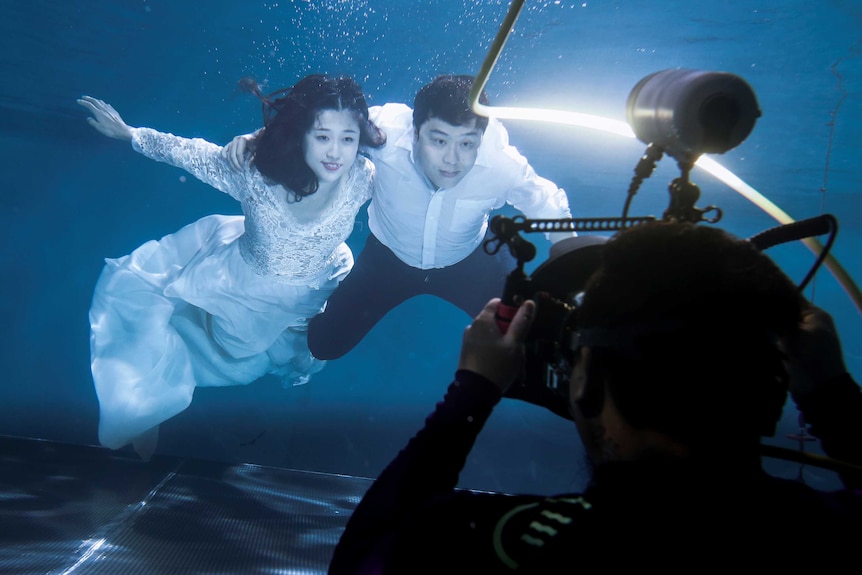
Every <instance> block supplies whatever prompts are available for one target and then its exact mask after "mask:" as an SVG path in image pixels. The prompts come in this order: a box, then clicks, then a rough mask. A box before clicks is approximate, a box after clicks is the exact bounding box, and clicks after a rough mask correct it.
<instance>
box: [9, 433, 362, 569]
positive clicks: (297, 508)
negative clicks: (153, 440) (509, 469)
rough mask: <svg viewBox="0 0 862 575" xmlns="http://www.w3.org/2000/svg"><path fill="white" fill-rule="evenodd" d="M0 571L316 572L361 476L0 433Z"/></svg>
mask: <svg viewBox="0 0 862 575" xmlns="http://www.w3.org/2000/svg"><path fill="white" fill-rule="evenodd" d="M0 460H2V473H0V572H2V573H5V574H24V573H27V574H29V573H63V574H66V573H68V574H72V573H76V574H77V573H105V574H111V575H114V574H118V573H124V574H136V573H141V574H143V573H147V574H153V573H207V574H212V573H224V574H228V573H325V572H326V568H327V566H328V564H329V560H330V556H331V553H332V549H333V547H334V545H335V543H336V542H337V540H338V537H339V536H340V534H341V531H342V529H343V528H344V525H345V523H346V521H347V518H348V517H349V515H350V513H351V511H352V510H353V508H354V507H355V505H356V504H357V502H358V501H359V499H360V498H361V496H362V494H363V493H364V492H365V490H366V489H367V488H368V487H369V486H370V484H371V482H370V480H368V479H364V478H355V477H348V476H338V475H331V474H322V473H314V472H306V471H293V470H286V469H277V468H269V467H260V466H256V465H227V464H221V463H216V462H209V461H201V460H192V459H180V458H171V457H158V456H157V457H154V458H153V460H152V461H150V462H143V461H141V460H139V459H138V458H137V456H135V455H134V454H132V453H126V452H114V451H111V450H108V449H104V448H100V447H89V446H78V445H67V444H62V443H55V442H47V441H40V440H30V439H21V438H12V437H0Z"/></svg>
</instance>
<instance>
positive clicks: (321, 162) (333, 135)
mask: <svg viewBox="0 0 862 575" xmlns="http://www.w3.org/2000/svg"><path fill="white" fill-rule="evenodd" d="M302 150H303V152H304V154H305V163H306V164H308V167H309V168H311V171H312V172H314V175H315V176H317V180H318V182H319V183H320V185H321V186H325V185H326V184H328V183H334V182H337V181H339V180H340V179H341V178H342V177H343V176H344V175H345V174H346V173H347V171H348V170H349V169H350V167H351V166H352V165H353V162H354V161H355V160H356V154H357V153H358V152H359V124H357V122H356V120H355V119H354V117H353V113H352V112H350V111H348V110H339V111H336V110H323V111H321V112H320V113H319V114H318V115H317V119H316V120H315V121H314V125H313V126H312V127H311V129H310V130H309V131H308V132H306V133H305V138H304V139H303V142H302Z"/></svg>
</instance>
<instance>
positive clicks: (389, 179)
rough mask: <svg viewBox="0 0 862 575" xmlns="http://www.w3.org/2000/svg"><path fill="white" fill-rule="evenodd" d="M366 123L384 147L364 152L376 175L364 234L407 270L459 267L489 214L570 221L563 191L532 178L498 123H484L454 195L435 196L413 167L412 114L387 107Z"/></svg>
mask: <svg viewBox="0 0 862 575" xmlns="http://www.w3.org/2000/svg"><path fill="white" fill-rule="evenodd" d="M369 115H370V119H371V120H372V121H373V122H374V123H375V124H376V125H377V126H378V127H379V128H381V129H382V130H383V131H384V132H386V138H387V142H386V145H385V146H383V147H382V148H377V149H370V150H368V154H369V156H370V157H371V159H372V160H373V161H374V164H375V166H376V168H377V169H376V174H375V178H374V192H373V196H372V200H371V203H370V204H369V206H368V226H369V228H370V229H371V233H373V234H374V236H375V237H376V238H377V239H378V240H380V242H381V243H382V244H383V245H385V246H386V247H388V248H389V249H390V250H392V252H393V253H394V254H395V255H396V256H398V258H399V259H401V260H402V261H403V262H404V263H406V264H408V265H410V266H412V267H415V268H419V269H433V268H443V267H447V266H450V265H453V264H456V263H458V262H459V261H461V260H463V259H464V258H466V257H467V256H469V255H470V254H471V253H473V251H474V250H475V249H476V247H477V246H478V245H479V244H480V243H481V242H482V240H483V239H484V237H485V232H486V230H487V228H488V220H489V213H490V212H491V210H494V209H496V208H500V207H502V206H503V205H504V204H506V203H508V204H511V205H512V206H514V207H515V208H516V209H517V210H519V211H520V212H522V213H523V214H524V215H525V216H526V217H528V218H533V219H546V218H570V217H571V212H570V211H569V202H568V198H567V197H566V193H565V191H563V190H562V189H560V188H558V187H557V186H556V185H555V184H554V183H553V182H551V181H550V180H547V179H545V178H542V177H540V176H538V175H536V172H535V171H534V170H533V168H532V167H530V164H529V163H528V162H527V159H526V158H524V156H522V155H521V154H520V153H519V152H518V150H517V149H516V148H515V147H513V146H510V145H509V135H508V133H507V132H506V129H505V128H504V127H503V125H502V124H501V123H500V122H499V121H497V120H495V119H493V118H491V119H490V121H489V122H488V127H487V129H486V130H485V134H484V136H483V138H482V144H481V145H480V146H479V152H478V157H477V158H476V164H475V165H474V166H473V169H471V170H470V171H469V172H468V173H467V175H465V176H464V178H463V179H462V180H461V181H460V182H458V184H456V185H455V186H454V187H453V188H443V189H439V190H435V189H434V187H433V186H432V185H431V184H430V182H429V181H428V179H427V178H426V177H425V176H424V175H423V174H422V173H421V168H419V167H418V166H417V165H416V164H415V163H414V159H413V138H414V137H413V133H414V131H413V111H412V110H411V109H410V108H409V107H408V106H406V105H404V104H385V105H383V106H374V107H372V108H370V109H369ZM572 235H574V234H571V233H569V234H555V236H559V237H555V238H554V239H560V238H561V237H568V236H572Z"/></svg>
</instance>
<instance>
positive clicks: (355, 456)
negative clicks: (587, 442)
mask: <svg viewBox="0 0 862 575" xmlns="http://www.w3.org/2000/svg"><path fill="white" fill-rule="evenodd" d="M507 7H508V2H503V1H500V0H478V1H465V2H460V1H454V0H419V1H415V2H404V1H402V0H352V1H336V0H325V1H324V0H310V1H295V2H287V1H280V2H261V1H256V0H245V1H242V2H240V1H238V0H233V1H228V0H211V1H207V2H191V1H178V0H113V1H96V0H53V1H49V0H2V1H0V13H2V18H0V74H2V85H0V168H2V169H0V173H1V174H2V184H0V222H2V225H0V234H2V235H0V269H2V284H0V286H2V287H0V289H2V292H0V325H2V332H0V333H2V345H0V369H2V384H0V385H2V388H0V389H2V391H0V434H6V435H16V436H27V437H37V438H45V439H52V440H61V441H67V442H72V443H79V444H96V443H97V439H96V426H97V421H98V404H97V400H96V395H95V392H94V390H93V385H92V379H91V376H90V371H89V344H88V337H89V334H88V322H87V311H88V307H89V303H90V298H91V293H92V289H93V285H94V283H95V281H96V278H97V276H98V274H99V271H100V270H101V267H102V265H103V258H105V257H118V256H121V255H124V254H127V253H129V252H130V251H131V250H133V249H134V248H135V247H137V246H138V245H140V244H141V243H143V242H144V241H146V240H148V239H151V238H158V237H161V236H163V235H165V234H168V233H171V232H173V231H176V230H177V229H179V228H180V227H182V226H183V225H185V224H187V223H190V222H192V221H194V220H195V219H197V218H199V217H201V216H204V215H206V214H210V213H228V214H232V213H239V212H238V205H237V204H235V203H234V202H233V201H232V200H231V199H230V198H228V197H226V196H224V195H222V194H220V193H218V192H216V191H215V190H213V189H211V188H209V187H207V186H205V185H203V184H201V183H199V182H197V181H196V180H194V179H193V178H190V177H189V178H185V177H183V176H184V173H183V172H181V171H179V170H177V169H175V168H171V167H169V166H165V165H161V164H157V163H155V162H152V161H150V160H147V159H146V158H143V157H142V156H140V155H138V154H135V153H134V152H132V151H131V150H130V149H129V147H128V146H127V145H125V144H123V143H121V142H118V141H116V140H110V139H108V138H105V137H103V136H101V135H100V134H98V133H97V132H96V131H95V130H93V129H92V128H90V127H89V126H88V125H87V124H86V122H85V121H84V118H85V116H86V114H85V112H84V110H83V109H82V108H80V107H79V106H77V105H76V104H75V99H76V98H78V97H79V96H81V95H82V94H89V95H93V96H95V97H98V98H101V99H104V100H106V101H107V102H109V103H111V104H113V105H114V106H115V107H116V108H117V109H118V111H119V112H120V113H121V114H122V115H123V117H124V119H125V120H126V121H127V122H128V123H129V124H131V125H134V126H149V127H153V128H157V129H159V130H162V131H169V132H173V133H175V134H180V135H184V136H199V137H203V138H206V139H208V140H210V141H214V142H217V143H222V144H224V143H227V142H228V141H229V140H230V138H231V137H232V136H234V135H236V134H238V133H243V132H247V131H251V130H253V129H255V128H257V127H258V126H259V125H260V117H259V106H258V105H257V104H256V103H255V100H253V99H252V98H250V97H248V96H246V95H242V94H239V93H238V92H237V90H236V83H237V80H239V79H240V78H241V77H243V76H249V75H251V76H254V77H255V78H257V79H258V80H262V81H266V82H267V83H268V86H269V87H270V88H271V89H273V90H274V89H276V88H280V87H283V86H289V85H291V84H293V83H294V82H295V81H296V80H297V79H298V78H300V77H301V76H303V75H305V74H307V73H312V72H326V73H347V74H351V75H353V76H354V77H356V78H357V79H358V80H359V81H360V82H361V83H362V84H363V85H364V87H365V89H366V91H367V93H368V94H370V96H371V103H372V104H382V103H384V102H406V103H411V102H412V97H413V94H414V93H415V91H416V90H417V89H418V88H419V87H420V86H421V85H423V84H424V83H425V82H427V81H428V80H430V79H431V78H432V77H433V76H434V75H436V74H440V73H453V72H454V73H475V72H476V71H478V69H479V66H480V65H481V62H482V60H483V58H484V56H485V53H486V51H487V49H488V47H489V45H490V43H491V40H492V39H493V37H494V35H495V34H496V32H497V28H498V26H499V23H500V22H501V21H502V19H503V17H504V15H505V13H506V10H507ZM672 67H686V68H700V69H710V70H725V71H729V72H733V73H736V74H739V75H741V76H742V77H744V78H745V79H746V80H747V81H748V82H749V83H750V84H751V85H752V86H753V87H754V89H755V91H756V92H757V95H758V98H759V101H760V105H761V108H762V110H763V117H762V118H761V119H760V120H759V121H758V123H757V125H756V127H755V130H754V132H753V134H752V135H751V136H750V137H749V138H748V140H747V141H745V142H744V143H743V144H742V145H741V146H739V147H738V148H737V149H734V150H732V151H731V152H728V153H727V154H725V155H723V156H720V157H718V158H717V159H718V160H719V161H720V162H721V163H722V164H724V165H725V166H727V167H729V168H730V169H731V170H733V171H735V172H736V173H737V174H738V175H739V176H740V177H741V178H742V179H743V180H745V181H746V182H748V183H749V184H751V185H752V186H754V187H755V188H756V189H758V190H759V191H760V192H762V193H763V194H765V195H766V196H768V197H769V198H770V199H772V200H773V201H774V202H775V203H777V204H778V205H779V206H781V207H782V208H783V209H784V210H785V211H786V212H788V213H789V214H790V215H791V216H793V217H794V218H796V219H803V218H806V217H810V216H814V215H817V214H820V213H822V212H824V211H825V212H830V213H833V214H836V215H837V216H838V217H839V219H840V223H841V231H840V234H839V236H838V241H837V244H836V246H835V248H834V254H835V255H836V257H837V258H838V260H839V261H840V262H841V263H842V264H843V265H844V267H845V268H846V269H847V270H848V272H849V273H850V275H851V276H853V277H855V278H859V277H862V258H860V256H859V249H860V246H862V237H860V227H862V200H860V198H862V169H860V160H862V153H860V143H859V142H860V136H862V98H860V96H862V5H860V3H859V2H858V0H832V1H821V2H803V1H800V0H769V1H761V0H746V1H740V2H717V3H702V2H688V1H682V0H666V1H661V0H656V1H653V2H646V1H628V2H622V1H620V2H611V1H587V2H571V1H559V2H552V1H528V2H527V3H526V7H525V9H524V12H523V14H522V16H521V18H520V19H519V21H518V23H517V26H516V29H515V31H514V33H513V35H512V37H511V39H510V41H509V44H508V45H507V47H506V50H505V51H504V53H503V55H502V57H501V59H500V62H499V64H498V67H497V70H496V71H495V72H494V74H493V75H492V76H491V79H490V81H489V84H488V87H487V89H488V92H489V94H490V96H491V98H492V102H493V103H495V104H500V105H512V106H537V107H546V108H556V109H564V110H575V111H581V112H589V113H593V114H600V115H604V116H608V117H612V118H615V119H624V104H625V99H626V97H627V95H628V93H629V90H630V89H631V88H632V87H633V86H634V84H635V83H636V82H637V81H638V80H640V79H641V78H642V77H644V76H645V75H647V74H649V73H651V72H655V71H658V70H662V69H666V68H672ZM507 126H508V127H509V130H510V135H511V140H512V143H513V144H515V145H516V146H517V147H518V148H519V149H520V150H521V151H522V153H524V155H526V156H527V157H528V158H529V159H530V161H531V163H532V164H533V166H534V167H535V168H536V170H537V171H538V172H539V173H540V174H541V175H543V176H545V177H548V178H550V179H553V180H554V181H556V182H557V183H558V184H559V185H560V186H561V187H563V188H565V189H566V190H567V192H568V194H569V199H570V203H571V205H572V207H573V211H574V212H575V213H576V214H577V215H582V216H609V215H618V213H619V212H620V210H621V208H622V202H623V199H624V194H625V190H626V188H627V186H628V182H629V179H630V177H631V173H632V172H631V170H632V168H633V167H634V165H635V163H636V161H637V159H638V158H639V156H640V154H641V152H642V149H643V145H642V144H640V143H637V142H635V141H633V140H626V139H622V138H619V137H615V136H608V135H604V134H601V133H597V132H588V131H586V130H580V129H574V128H566V127H559V126H554V125H551V124H536V123H528V122H514V121H513V122H508V123H507ZM675 172H676V170H675V166H674V165H673V164H672V163H671V162H669V161H665V162H663V163H662V164H660V166H659V169H658V170H657V171H656V173H655V174H654V175H653V177H652V179H650V180H648V181H647V183H646V184H645V185H644V187H643V188H642V189H641V192H640V194H639V195H638V197H637V199H636V201H635V202H634V205H633V209H632V213H635V214H657V215H658V214H660V213H661V212H662V211H663V209H664V208H665V207H666V204H667V193H666V187H667V184H668V183H669V181H670V180H671V179H672V178H673V177H676V173H675ZM694 179H695V182H696V183H698V184H699V185H700V186H701V190H702V193H703V198H702V202H701V204H702V205H706V204H716V205H719V206H720V207H721V208H722V209H723V210H724V213H725V217H724V219H723V220H722V222H721V226H722V227H724V228H726V229H728V230H729V231H731V232H733V233H736V234H738V235H741V236H747V235H751V234H753V233H756V232H759V231H761V230H763V229H765V228H767V227H770V226H772V225H774V224H775V222H774V221H773V220H772V219H771V218H770V217H769V216H767V215H766V214H765V213H763V212H762V211H761V210H760V209H759V208H757V207H755V206H754V205H753V204H751V203H750V202H748V201H747V200H745V199H743V198H742V197H740V196H739V195H738V194H736V193H735V192H733V191H732V190H729V189H728V188H726V187H725V186H723V185H722V184H720V183H718V182H716V181H715V180H713V179H712V178H711V177H710V176H708V175H707V174H705V173H703V172H700V171H698V172H696V173H695V174H694ZM366 235H367V227H366V226H365V215H364V212H363V214H362V215H361V216H360V217H359V219H358V220H357V226H356V229H355V233H354V235H353V236H352V237H351V239H350V244H351V246H352V247H353V248H354V251H355V252H358V251H359V250H360V249H361V248H362V246H363V244H364V240H365V237H366ZM539 252H540V256H539V258H537V261H541V260H542V259H543V256H544V255H546V253H547V244H546V243H543V242H542V241H539ZM770 253H771V255H773V257H775V258H776V259H777V260H778V262H779V263H780V265H781V266H782V267H783V268H784V269H785V270H786V271H787V272H788V273H789V274H791V276H792V277H795V278H799V279H801V278H802V276H803V275H804V274H805V272H806V271H807V269H808V266H810V264H811V262H812V256H811V254H810V252H809V251H808V250H807V249H806V248H805V247H803V246H801V245H788V246H782V247H779V248H776V249H774V250H772V251H771V252H770ZM465 289H469V287H465ZM809 295H813V297H814V298H815V301H816V302H817V303H818V304H819V305H821V306H822V307H824V308H826V309H827V310H828V311H830V312H831V313H833V315H834V316H835V317H836V320H837V322H838V326H839V330H840V332H841V334H842V337H843V339H844V345H845V353H846V355H847V359H848V363H849V366H850V368H851V370H852V371H853V372H854V373H855V374H856V375H857V376H859V375H860V374H862V370H860V367H862V353H860V341H862V321H860V320H862V317H860V313H859V311H858V310H857V309H856V307H855V306H854V304H853V302H852V301H851V300H850V299H849V298H848V297H847V296H846V295H845V293H844V292H843V291H842V290H841V288H840V286H839V285H838V283H837V282H836V281H835V280H834V279H833V278H832V277H831V276H830V275H829V274H828V273H827V272H825V271H824V272H821V273H820V274H819V276H818V279H817V281H816V284H815V287H814V291H813V292H809ZM708 314H709V310H704V315H705V316H706V315H708ZM468 320H469V318H467V317H466V316H465V315H464V314H462V313H461V312H460V311H458V310H456V309H454V308H453V307H451V306H449V305H448V304H445V303H442V302H439V301H437V300H434V299H431V298H426V297H420V298H416V299H415V300H412V301H410V302H408V303H407V304H405V305H403V306H402V307H400V308H398V309H396V310H394V311H393V312H392V313H390V314H389V315H388V316H387V317H386V318H385V319H384V320H383V321H382V322H381V323H380V324H379V325H378V326H377V327H376V328H375V329H374V331H373V332H372V333H371V334H370V335H369V336H368V337H367V338H366V339H365V340H364V341H363V342H362V343H361V344H360V345H359V346H358V347H357V348H356V349H355V350H353V351H352V352H351V353H350V354H348V355H347V356H345V357H344V358H343V359H341V360H338V361H334V362H331V363H330V364H329V366H327V368H326V369H325V370H324V371H323V372H322V373H320V374H318V375H316V376H315V377H314V379H313V381H312V383H311V384H310V385H308V386H306V387H303V388H297V389H288V390H285V389H282V388H281V387H280V386H279V384H278V382H276V381H275V380H274V379H270V378H264V379H262V380H260V381H258V382H256V383H254V384H252V385H249V386H247V387H232V388H222V389H198V390H197V391H196V393H195V398H194V401H193V403H192V406H191V407H190V408H189V409H188V410H187V411H185V412H183V413H182V414H180V415H178V416H177V417H175V418H173V419H172V420H170V421H168V422H167V423H165V424H164V425H163V426H162V433H161V440H160V444H159V451H160V452H161V453H165V454H176V455H190V456H197V457H203V458H208V459H216V460H223V461H232V462H255V463H259V464H263V465H275V466H283V467H290V468H297V469H310V470H317V471H325V472H333V473H344V474H351V475H362V476H369V477H370V476H374V475H376V474H377V473H378V472H379V471H380V469H381V468H382V467H383V466H384V465H385V464H386V463H387V462H388V461H389V459H390V458H391V457H392V456H393V455H394V454H395V453H396V452H397V450H398V449H399V448H400V447H401V446H402V445H403V443H404V442H405V441H406V440H407V439H408V438H409V437H410V436H411V435H412V434H413V432H414V431H415V430H416V429H417V428H418V427H419V426H420V425H421V423H422V420H423V419H424V417H425V415H426V414H427V413H428V412H429V411H430V409H431V408H432V407H433V405H434V403H435V402H436V401H438V400H439V398H440V397H441V396H442V394H443V391H444V389H445V388H446V386H447V385H448V383H449V381H450V379H451V376H452V373H453V370H454V367H455V365H456V361H457V352H458V348H459V343H460V335H461V331H462V329H463V327H464V326H465V325H466V324H467V322H468ZM703 356H704V369H709V365H710V363H711V362H714V361H720V358H715V357H711V356H710V354H709V350H704V352H703ZM716 391H717V393H718V392H720V393H727V392H730V393H736V392H737V391H736V390H734V389H733V383H732V382H728V389H727V390H716ZM727 425H728V426H731V425H733V414H728V423H727ZM794 431H796V411H795V409H794V408H793V407H792V405H791V406H788V408H787V410H786V413H785V416H784V418H783V420H782V425H781V429H780V430H779V434H778V435H777V436H776V440H775V441H776V442H777V443H779V444H781V445H785V446H789V447H793V446H794V445H795V444H793V442H792V441H790V440H788V439H786V438H785V436H786V435H787V434H788V433H793V432H794ZM770 469H771V470H773V471H774V472H775V473H778V474H782V475H785V476H795V475H796V474H797V473H798V471H799V470H798V468H797V467H796V466H794V465H787V464H776V463H772V462H770ZM805 475H806V477H807V478H808V479H809V481H810V482H811V483H812V484H815V485H829V484H831V482H833V481H834V480H833V478H831V477H830V475H829V474H827V473H822V472H819V471H817V470H811V469H806V471H805ZM585 477H586V475H585V470H584V468H583V466H582V464H581V455H580V448H579V446H578V441H577V438H576V436H575V435H574V432H573V431H572V429H571V426H570V424H569V423H568V422H565V421H562V420H560V419H558V418H556V417H555V416H553V415H551V414H550V413H547V412H545V411H543V410H541V409H539V408H535V407H533V406H530V405H526V404H521V403H516V402H513V401H504V402H503V404H502V405H501V406H500V407H499V409H498V410H497V411H496V412H495V413H494V415H493V417H492V420H491V421H490V423H489V425H488V427H487V429H486V430H485V432H484V433H483V435H482V436H481V437H480V440H479V444H478V446H477V448H476V449H475V451H474V452H473V454H472V455H471V459H470V461H469V462H468V466H467V469H466V470H465V473H464V475H463V476H462V484H463V485H465V486H468V487H475V488H481V489H495V490H496V489H499V490H504V491H521V490H523V491H540V492H552V491H558V490H569V489H573V488H577V487H578V486H580V485H581V484H582V482H583V480H584V478H585Z"/></svg>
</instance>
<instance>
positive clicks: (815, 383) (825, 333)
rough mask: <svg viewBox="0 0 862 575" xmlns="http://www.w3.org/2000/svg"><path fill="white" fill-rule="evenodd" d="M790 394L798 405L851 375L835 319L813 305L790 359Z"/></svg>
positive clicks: (803, 323) (806, 315) (803, 322)
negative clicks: (835, 380) (847, 374)
mask: <svg viewBox="0 0 862 575" xmlns="http://www.w3.org/2000/svg"><path fill="white" fill-rule="evenodd" d="M789 367H790V393H791V395H792V396H793V399H794V400H795V401H796V402H797V403H798V402H799V401H800V400H803V401H804V399H805V398H807V397H809V396H810V395H811V394H812V393H814V392H815V391H816V390H817V389H818V387H819V386H820V385H821V384H823V383H825V382H827V381H829V380H831V379H833V378H835V377H837V376H839V375H842V374H844V373H846V372H847V367H846V365H845V363H844V354H843V352H842V350H841V341H840V340H839V339H838V332H837V330H836V329H835V323H834V322H833V320H832V316H830V315H829V314H828V313H826V312H825V311H823V310H822V309H820V308H819V307H817V306H814V305H811V306H810V307H809V308H808V309H807V310H805V312H803V317H802V329H801V330H800V333H799V341H798V342H797V345H796V346H795V349H794V350H792V353H791V356H790V365H789Z"/></svg>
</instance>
